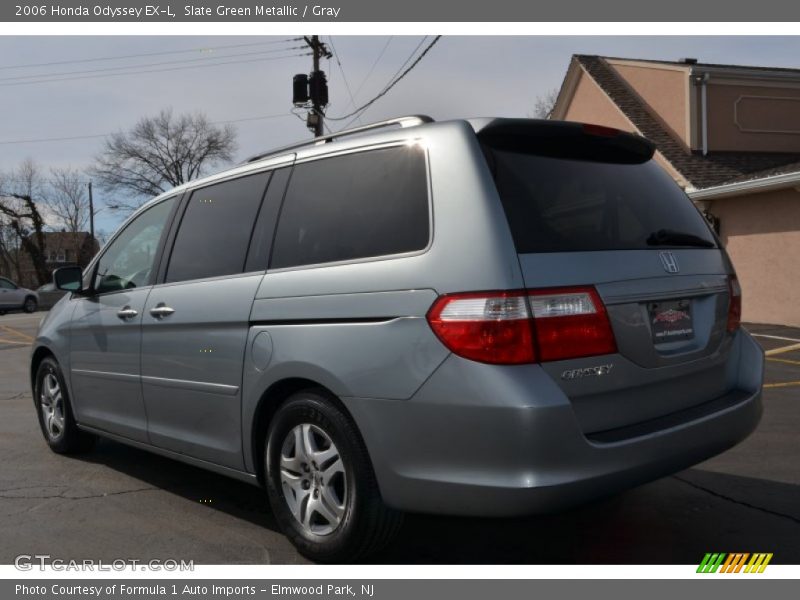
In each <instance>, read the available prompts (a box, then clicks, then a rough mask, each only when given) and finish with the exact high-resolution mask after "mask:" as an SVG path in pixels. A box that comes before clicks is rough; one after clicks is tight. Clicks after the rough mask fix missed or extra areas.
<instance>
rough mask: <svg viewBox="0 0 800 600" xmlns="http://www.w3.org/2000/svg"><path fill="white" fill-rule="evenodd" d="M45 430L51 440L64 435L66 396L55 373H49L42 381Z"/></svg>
mask: <svg viewBox="0 0 800 600" xmlns="http://www.w3.org/2000/svg"><path fill="white" fill-rule="evenodd" d="M39 403H40V405H41V408H42V416H43V417H44V424H45V429H46V430H47V435H48V436H49V437H50V439H51V440H57V439H58V438H60V437H61V436H62V435H63V434H64V421H65V418H64V396H63V394H62V393H61V385H60V384H59V382H58V378H57V377H56V376H55V374H54V373H47V374H46V375H45V376H44V378H43V379H42V389H41V392H40V395H39Z"/></svg>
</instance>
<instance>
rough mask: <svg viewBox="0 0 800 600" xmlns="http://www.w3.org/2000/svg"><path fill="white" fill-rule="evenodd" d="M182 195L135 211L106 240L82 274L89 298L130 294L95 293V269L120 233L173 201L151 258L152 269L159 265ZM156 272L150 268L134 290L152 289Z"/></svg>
mask: <svg viewBox="0 0 800 600" xmlns="http://www.w3.org/2000/svg"><path fill="white" fill-rule="evenodd" d="M184 195H185V194H184V193H183V192H179V193H177V194H172V195H170V196H167V197H166V198H162V199H161V200H159V201H158V202H154V203H153V204H150V205H147V207H146V208H143V210H137V211H136V212H135V213H133V214H132V215H131V216H130V218H129V219H128V221H127V222H126V223H125V225H124V226H123V227H121V228H120V229H118V230H117V232H116V233H115V234H114V235H113V236H111V239H110V240H108V242H107V243H106V245H105V246H103V249H102V251H101V252H98V253H97V255H96V256H95V257H94V258H93V259H92V262H91V263H89V266H88V267H86V270H85V271H84V273H83V280H85V279H86V278H87V276H88V277H89V286H88V288H87V289H88V291H89V296H90V297H92V298H99V297H105V296H108V295H111V294H120V293H123V292H127V293H130V292H131V290H109V291H107V292H97V291H95V289H94V280H95V277H96V275H97V268H98V266H99V265H100V261H101V260H102V258H103V256H105V254H106V252H108V249H109V248H110V247H111V246H112V244H113V243H114V242H115V241H116V240H117V238H118V237H119V236H120V235H122V233H123V232H124V231H125V230H127V229H128V227H130V226H131V225H132V224H133V223H134V222H135V221H136V220H137V219H138V218H139V217H140V216H142V215H143V214H144V213H146V212H147V211H148V210H151V209H153V208H155V207H156V206H158V205H160V204H163V203H164V202H167V201H169V200H175V204H174V205H173V207H172V209H171V210H170V212H169V215H167V220H166V222H165V224H164V229H163V230H162V231H161V237H160V238H159V240H158V245H157V246H156V253H155V256H154V257H153V267H157V265H160V263H161V256H162V254H163V252H164V243H165V242H166V234H167V233H168V232H169V231H170V230H171V229H172V223H173V221H174V219H175V213H176V211H177V208H178V206H180V204H181V202H182V200H183V197H184ZM156 270H157V269H156V268H151V269H150V276H149V277H148V279H147V283H146V284H145V285H143V286H142V287H140V288H135V289H140V290H141V289H145V288H148V287H152V286H153V282H154V280H155V277H156Z"/></svg>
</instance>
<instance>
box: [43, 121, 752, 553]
mask: <svg viewBox="0 0 800 600" xmlns="http://www.w3.org/2000/svg"><path fill="white" fill-rule="evenodd" d="M653 156H654V147H653V145H652V144H651V143H649V142H648V141H646V140H644V139H643V138H641V137H639V136H635V135H632V134H628V133H623V132H620V131H617V130H614V129H608V128H605V127H599V126H595V125H584V124H580V123H564V122H555V121H536V120H526V119H474V120H454V121H446V122H433V121H432V120H431V119H429V118H427V117H404V118H400V119H394V120H391V121H388V122H383V123H378V124H375V125H371V126H366V127H361V128H357V129H354V130H350V131H348V132H343V133H337V134H333V135H330V136H326V137H324V138H318V139H315V140H312V141H309V142H306V143H303V144H298V145H296V146H292V147H287V148H282V149H280V150H277V151H274V152H270V153H267V154H264V155H260V156H256V157H254V158H253V159H251V160H249V161H248V162H246V163H245V164H243V165H241V166H239V167H237V168H234V169H231V170H229V171H226V172H224V173H220V174H218V175H214V176H212V177H208V178H205V179H202V180H199V181H194V182H191V183H189V184H186V185H183V186H180V187H178V188H176V189H174V190H172V191H170V192H168V193H165V194H163V195H161V196H159V197H157V198H155V199H154V200H152V201H151V202H149V203H147V204H146V205H144V206H143V207H142V208H141V209H139V210H138V211H137V212H136V213H135V214H133V215H132V216H131V217H130V218H129V219H128V220H127V221H126V223H125V224H124V225H123V226H122V227H121V228H120V230H119V231H118V232H117V233H116V235H115V236H114V237H113V238H112V239H111V240H110V241H109V243H108V244H107V245H106V247H105V248H104V249H103V251H102V252H101V253H100V254H99V255H98V256H97V257H96V258H95V259H94V261H93V262H92V263H91V264H90V265H89V266H88V267H87V268H86V269H85V270H84V271H83V272H80V270H78V269H77V268H74V267H68V268H64V269H61V270H59V271H57V272H56V275H55V282H56V284H57V285H58V287H59V288H60V289H64V290H68V291H70V293H69V294H67V295H66V296H65V297H64V298H63V299H62V300H61V301H60V302H58V304H56V306H55V307H54V308H53V309H52V310H51V311H50V313H49V314H48V315H47V316H46V317H45V319H44V320H43V322H42V324H41V326H40V329H39V332H38V335H37V337H36V342H35V344H34V348H33V354H32V359H31V370H30V375H31V383H32V386H33V391H34V402H35V405H36V409H37V411H38V415H39V421H40V423H41V427H42V431H43V433H44V436H45V439H46V440H47V443H48V444H49V445H50V447H51V448H52V449H53V450H54V451H56V452H76V451H81V450H87V449H89V448H91V446H92V444H93V442H94V440H95V439H96V437H97V436H102V437H106V438H110V439H112V440H116V441H119V442H123V443H126V444H131V445H133V446H137V447H140V448H144V449H147V450H151V451H153V452H156V453H159V454H162V455H164V456H168V457H171V458H175V459H178V460H182V461H185V462H187V463H190V464H193V465H197V466H200V467H204V468H207V469H209V470H212V471H215V472H218V473H223V474H226V475H230V476H231V477H235V478H237V479H241V480H244V481H247V482H250V483H252V484H254V485H260V486H264V487H265V488H266V490H267V492H268V496H269V502H270V505H271V507H272V510H273V512H274V515H275V517H276V519H277V521H278V523H279V524H280V526H281V527H282V529H283V530H284V531H285V533H286V535H287V536H288V537H289V538H290V539H291V541H292V542H293V543H294V544H295V545H296V546H297V548H298V549H299V550H300V551H301V552H302V553H304V554H305V555H307V556H309V557H311V558H313V559H316V560H321V561H343V560H356V559H358V558H362V557H364V556H366V555H367V554H369V553H371V552H374V551H376V550H377V549H379V548H381V547H382V546H383V545H385V544H386V543H387V542H388V541H389V540H390V539H391V538H392V536H393V535H394V534H395V533H396V532H397V530H398V528H399V526H400V523H401V518H402V514H403V512H424V513H440V514H450V515H480V516H511V515H524V514H529V513H536V512H545V511H552V510H558V509H562V508H564V507H568V506H572V505H575V504H579V503H584V502H587V501H589V500H591V499H593V498H596V497H599V496H603V495H608V494H612V493H615V492H617V491H620V490H623V489H625V488H628V487H631V486H634V485H638V484H641V483H643V482H646V481H650V480H653V479H656V478H658V477H662V476H664V475H666V474H669V473H673V472H676V471H678V470H680V469H683V468H686V467H688V466H690V465H693V464H696V463H698V462H700V461H702V460H704V459H706V458H708V457H711V456H714V455H715V454H718V453H720V452H723V451H724V450H726V449H728V448H730V447H731V446H733V445H734V444H736V443H738V442H739V441H741V440H742V439H744V438H745V437H746V436H747V435H748V434H749V433H750V432H752V431H753V429H754V428H755V427H756V425H757V423H758V421H759V418H760V415H761V410H762V407H761V387H762V376H763V353H762V351H761V349H760V348H759V346H758V345H757V344H756V343H754V341H753V340H752V338H751V337H750V336H749V335H748V333H747V332H746V331H744V330H743V329H742V328H741V327H740V312H741V291H740V288H739V284H738V282H737V280H736V275H735V273H734V270H733V267H732V266H731V263H730V260H729V259H728V256H727V254H726V253H725V250H724V249H723V248H722V247H721V245H720V242H719V240H718V239H717V237H716V235H715V234H714V232H713V231H712V230H711V229H710V228H709V226H708V224H707V223H706V220H705V219H704V218H703V216H702V215H701V214H700V213H699V212H698V210H697V209H696V208H695V207H694V205H693V204H692V202H691V201H690V200H689V199H688V198H687V196H686V195H685V194H684V193H683V191H682V190H681V189H680V188H679V187H678V186H677V185H676V184H675V183H674V182H673V181H672V179H671V178H670V177H669V176H668V175H667V174H666V173H665V172H664V170H662V168H661V167H660V166H659V164H658V163H657V162H656V160H655V159H654V158H653Z"/></svg>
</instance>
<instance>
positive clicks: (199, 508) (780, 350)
mask: <svg viewBox="0 0 800 600" xmlns="http://www.w3.org/2000/svg"><path fill="white" fill-rule="evenodd" d="M42 315H43V313H37V314H34V315H21V314H10V315H6V316H4V317H0V532H2V534H0V563H4V564H8V563H11V562H13V560H14V557H15V556H17V555H18V554H49V555H51V556H52V557H53V558H60V559H65V560H69V559H84V558H92V559H102V560H107V561H110V560H113V559H119V558H122V559H139V560H150V559H166V558H177V559H181V558H182V559H185V560H189V559H192V560H194V561H195V562H196V563H198V564H218V563H225V564H236V563H260V564H263V563H300V562H306V561H305V559H304V558H302V557H301V556H299V555H298V554H297V553H296V552H295V551H294V549H293V548H292V546H291V545H290V544H289V542H288V541H286V539H285V538H284V537H283V536H282V535H281V534H280V533H278V532H277V528H276V526H275V522H274V520H273V519H272V516H271V515H270V512H269V509H268V508H267V505H266V498H265V495H264V494H263V493H262V492H261V491H260V490H258V489H256V488H253V487H251V486H249V485H247V484H244V483H239V482H237V481H233V480H229V479H227V478H224V477H222V476H218V475H214V474H212V473H207V472H205V471H202V470H199V469H196V468H194V467H190V466H187V465H183V464H181V463H178V462H174V461H171V460H168V459H165V458H161V457H158V456H154V455H151V454H148V453H146V452H143V451H140V450H135V449H132V448H128V447H126V446H123V445H120V444H117V443H113V442H109V441H101V442H100V443H99V444H98V446H97V448H96V450H95V451H94V452H93V453H91V454H88V455H85V456H81V457H64V456H58V455H56V454H53V453H52V452H50V451H49V450H48V448H47V446H46V445H45V443H44V441H43V440H42V437H41V432H40V431H39V428H38V424H37V421H36V416H35V413H34V407H33V403H32V401H31V396H30V390H29V384H28V376H27V363H28V355H29V352H30V343H31V341H32V339H33V335H34V333H35V330H36V326H37V324H38V322H39V320H40V319H41V317H42ZM749 329H750V330H751V332H753V333H754V334H757V335H758V336H759V337H757V339H758V341H759V342H760V343H761V344H762V345H763V346H764V348H765V349H766V350H767V352H768V360H767V379H766V380H767V384H766V386H765V390H764V405H765V412H764V418H763V420H762V422H761V425H760V426H759V428H758V430H757V431H756V432H755V433H754V434H753V435H752V436H751V437H750V438H748V439H747V440H746V441H745V442H744V443H742V444H740V445H739V446H737V447H736V448H734V449H732V450H730V451H728V452H727V453H725V454H723V455H721V456H719V457H716V458H714V459H712V460H709V461H707V462H705V463H702V464H700V465H697V466H696V467H694V468H692V469H688V470H686V471H683V472H681V473H678V474H676V475H674V476H672V477H668V478H665V479H662V480H659V481H656V482H654V483H651V484H648V485H645V486H642V487H640V488H637V489H634V490H631V491H629V492H626V493H623V494H621V495H619V496H616V497H613V498H611V499H608V500H604V501H601V502H598V503H595V504H592V505H590V506H586V507H583V508H580V509H576V510H571V511H569V512H565V513H561V514H557V515H551V516H545V517H535V518H525V519H503V520H494V519H463V518H442V517H429V516H409V517H408V519H407V521H406V525H405V527H404V529H403V532H402V533H401V535H400V538H399V539H398V540H397V542H396V543H395V544H394V545H393V546H392V547H390V548H389V549H387V550H386V551H384V552H383V553H382V554H381V555H380V556H377V557H375V559H374V561H375V562H378V563H552V564H554V563H594V564H597V563H622V564H636V563H647V564H664V563H678V564H692V563H694V564H696V563H698V562H699V561H700V560H701V559H702V557H703V555H704V554H705V553H706V552H710V551H721V552H732V551H739V552H773V553H774V558H773V563H778V564H780V563H784V564H787V563H792V564H798V563H800V437H798V431H800V329H791V328H787V327H777V326H757V325H752V326H749Z"/></svg>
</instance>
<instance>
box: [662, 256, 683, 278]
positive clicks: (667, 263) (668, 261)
mask: <svg viewBox="0 0 800 600" xmlns="http://www.w3.org/2000/svg"><path fill="white" fill-rule="evenodd" d="M658 255H659V256H660V257H661V265H662V266H663V267H664V270H665V271H666V272H667V273H677V272H678V271H680V270H681V269H680V267H678V259H677V258H675V255H674V254H673V253H672V252H659V253H658Z"/></svg>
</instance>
